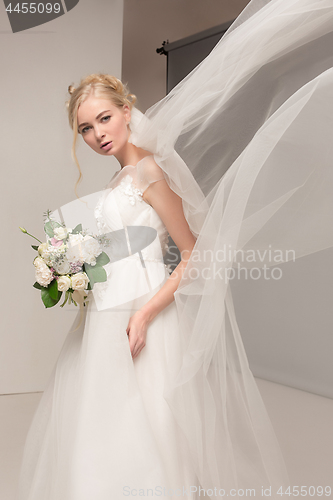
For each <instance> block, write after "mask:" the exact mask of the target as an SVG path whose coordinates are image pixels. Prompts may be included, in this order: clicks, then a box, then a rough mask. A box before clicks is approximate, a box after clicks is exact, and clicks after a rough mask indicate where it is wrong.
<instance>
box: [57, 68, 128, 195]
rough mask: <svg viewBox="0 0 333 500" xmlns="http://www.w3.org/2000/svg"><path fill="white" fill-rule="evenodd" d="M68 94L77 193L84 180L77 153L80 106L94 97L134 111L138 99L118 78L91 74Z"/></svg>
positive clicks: (72, 87) (70, 88)
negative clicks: (76, 175) (77, 175)
mask: <svg viewBox="0 0 333 500" xmlns="http://www.w3.org/2000/svg"><path fill="white" fill-rule="evenodd" d="M68 92H69V94H70V98H69V100H68V101H67V102H66V107H67V111H68V119H69V124H70V127H71V128H72V130H73V145H72V158H73V160H74V161H75V163H76V165H77V167H78V170H79V178H78V180H77V182H76V184H75V192H76V187H77V185H78V183H79V182H80V180H81V178H82V172H81V168H80V165H79V162H78V159H77V156H76V152H75V147H76V140H77V136H78V134H79V131H78V123H77V112H78V109H79V106H80V104H82V103H83V102H84V101H85V100H86V99H88V97H89V96H90V95H93V96H94V97H97V98H99V99H108V100H110V101H112V103H113V104H114V105H115V106H118V107H119V108H122V107H123V106H125V105H127V106H128V107H129V108H130V109H132V107H133V106H134V104H135V102H136V97H135V95H134V94H130V93H129V91H128V89H127V87H126V85H124V84H123V83H122V82H121V81H120V80H118V78H116V77H115V76H111V75H105V74H102V73H99V74H91V75H89V76H87V77H85V78H83V79H82V80H81V82H80V84H79V86H78V87H77V88H75V87H74V86H73V85H69V87H68Z"/></svg>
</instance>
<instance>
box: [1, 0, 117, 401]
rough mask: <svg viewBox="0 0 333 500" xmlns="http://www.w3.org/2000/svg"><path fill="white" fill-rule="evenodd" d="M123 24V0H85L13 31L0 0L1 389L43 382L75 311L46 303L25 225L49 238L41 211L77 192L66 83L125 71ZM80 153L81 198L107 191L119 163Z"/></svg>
mask: <svg viewBox="0 0 333 500" xmlns="http://www.w3.org/2000/svg"><path fill="white" fill-rule="evenodd" d="M122 26H123V0H94V1H93V2H92V1H89V0H80V2H79V3H78V4H77V5H76V7H75V8H73V9H72V10H71V11H69V12H67V13H66V14H65V15H63V16H61V17H59V18H57V19H55V20H53V21H51V22H49V23H46V24H44V25H41V26H37V27H35V28H31V29H29V30H26V31H22V32H19V33H15V34H13V33H12V32H11V28H10V24H9V21H8V18H7V15H6V12H5V6H4V4H3V2H1V4H0V38H1V39H0V44H1V49H0V65H1V118H2V119H1V124H0V137H1V150H0V155H1V177H2V181H1V214H2V232H1V234H2V244H1V263H2V271H1V278H2V287H1V292H2V294H1V295H2V296H1V331H0V344H1V349H0V394H12V393H23V392H31V391H42V390H44V387H45V384H46V381H47V379H48V377H49V375H50V373H51V370H52V368H53V366H54V364H55V361H56V359H57V357H58V354H59V352H60V349H61V347H62V344H63V342H64V339H65V337H66V335H67V333H68V331H69V329H70V326H71V324H72V322H73V320H74V317H75V315H76V314H77V310H73V309H71V310H69V309H66V306H65V307H64V308H61V309H60V308H59V305H58V306H56V307H54V308H53V309H52V308H51V309H48V310H46V309H45V308H44V305H43V304H42V301H41V298H40V292H39V291H38V290H35V289H34V288H32V285H33V283H34V281H35V279H34V266H33V265H32V262H33V258H34V257H35V255H36V252H35V251H34V250H33V249H32V248H31V244H35V243H37V242H36V241H35V240H33V239H32V238H30V237H29V236H27V235H25V234H23V233H22V232H21V231H20V230H19V226H22V227H25V228H26V229H27V230H28V232H29V233H31V234H33V235H34V236H36V237H37V238H39V239H40V240H44V233H43V212H45V210H47V209H51V210H55V209H57V208H58V207H60V206H62V205H64V204H65V203H68V202H70V201H72V200H73V199H75V193H74V185H75V182H76V180H77V177H78V172H77V168H76V166H75V164H74V162H73V161H72V159H71V145H72V131H71V129H70V127H69V123H68V119H67V114H66V107H65V101H66V100H67V99H68V93H67V88H68V85H70V84H75V85H77V84H78V83H79V81H80V79H81V77H84V76H86V75H87V74H89V73H94V72H107V73H110V74H114V75H115V76H117V77H118V78H120V77H121V57H122ZM79 139H81V138H79ZM79 142H80V141H79ZM77 154H78V158H79V161H80V164H81V169H82V172H83V181H82V182H81V183H80V185H79V188H78V193H79V195H80V196H84V195H85V194H88V193H91V192H94V191H99V190H101V189H102V188H103V186H105V185H106V184H107V182H108V181H109V179H110V178H111V177H112V175H113V173H114V172H115V171H116V170H117V169H118V165H117V162H116V161H115V160H113V159H112V160H110V158H108V159H106V158H103V157H99V156H98V155H96V154H95V153H94V152H92V151H89V148H88V146H86V145H85V144H80V145H79V147H78V153H77Z"/></svg>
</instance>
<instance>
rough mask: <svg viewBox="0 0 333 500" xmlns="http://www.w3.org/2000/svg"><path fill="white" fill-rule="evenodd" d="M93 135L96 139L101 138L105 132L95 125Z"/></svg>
mask: <svg viewBox="0 0 333 500" xmlns="http://www.w3.org/2000/svg"><path fill="white" fill-rule="evenodd" d="M95 135H96V137H97V138H98V139H102V138H103V137H105V132H104V131H103V129H102V128H101V127H98V126H97V127H96V128H95Z"/></svg>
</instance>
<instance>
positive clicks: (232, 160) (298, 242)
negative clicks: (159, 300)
mask: <svg viewBox="0 0 333 500" xmlns="http://www.w3.org/2000/svg"><path fill="white" fill-rule="evenodd" d="M332 47H333V1H332V0H288V1H286V0H271V1H264V0H258V1H256V0H252V1H251V2H250V3H249V4H248V6H247V7H246V9H245V10H244V11H243V12H242V14H241V15H240V16H239V17H238V19H236V21H235V22H234V23H233V25H232V26H231V27H230V28H229V30H228V31H227V32H226V33H225V35H224V36H223V37H222V39H221V40H220V42H219V43H218V44H217V45H216V47H215V48H214V49H213V51H212V52H211V53H210V54H209V56H208V57H207V58H206V59H205V60H204V61H203V62H202V63H201V64H200V65H199V66H198V67H196V68H195V69H194V70H193V71H192V72H191V73H190V74H189V75H188V76H187V77H186V78H185V79H184V80H183V81H182V82H180V83H179V84H178V85H177V86H176V87H175V88H174V89H173V90H172V91H171V92H170V93H169V94H168V95H167V96H166V97H165V98H164V99H162V100H161V101H160V102H158V103H157V104H155V105H154V106H152V107H151V108H150V109H148V111H147V112H146V113H145V115H142V114H141V113H140V112H138V111H137V110H135V112H134V113H133V119H132V135H131V141H132V142H133V143H134V144H135V145H137V146H140V147H145V148H146V149H148V150H150V151H152V152H154V153H155V160H156V162H157V163H158V165H159V166H160V167H161V168H162V169H163V170H164V172H165V174H166V179H167V181H168V183H169V185H170V187H171V188H172V189H173V190H174V191H175V192H176V193H177V194H179V196H181V197H182V199H183V207H184V213H185V216H186V219H187V221H188V223H189V225H190V228H191V230H192V232H193V234H194V235H196V236H197V237H198V238H197V242H196V245H195V247H194V249H193V252H192V255H191V258H190V260H189V262H188V264H187V267H186V269H185V272H184V274H183V277H182V279H181V282H180V285H179V287H178V289H177V291H176V293H175V301H176V305H177V310H178V314H179V327H180V335H181V337H182V345H183V352H182V362H181V364H180V366H179V367H178V369H177V370H176V371H175V373H174V374H173V376H172V377H171V378H170V380H169V382H168V387H166V390H165V398H166V400H167V401H168V404H169V406H170V408H171V409H172V411H173V412H174V414H175V416H176V418H177V420H178V422H179V424H180V426H181V427H182V429H183V431H184V433H185V435H186V437H187V440H188V443H189V446H190V448H191V451H192V456H193V461H194V464H195V468H196V472H197V475H198V478H199V481H200V484H201V485H202V487H204V488H206V489H208V488H214V487H217V488H224V489H225V490H227V489H230V488H256V491H257V493H258V492H259V491H261V490H260V488H261V487H262V486H263V487H268V486H272V488H273V490H272V496H273V498H278V495H276V492H277V491H278V488H279V487H280V486H286V485H288V484H289V483H288V481H289V479H288V475H287V472H286V469H285V465H284V461H283V458H282V456H281V454H280V451H279V446H278V444H277V442H276V438H275V434H274V431H273V429H272V427H271V424H270V421H269V418H268V416H267V413H266V410H265V407H264V405H263V403H262V400H261V396H260V393H259V391H258V389H257V386H256V384H255V381H254V378H253V375H252V373H251V371H250V369H249V365H248V361H247V358H246V354H245V351H244V348H243V343H242V340H241V336H240V332H239V329H238V325H237V320H236V315H235V311H234V307H233V300H232V295H231V290H230V279H229V278H228V276H230V273H231V272H232V270H233V269H235V268H236V266H237V265H238V262H239V259H238V258H237V257H238V256H239V255H240V254H241V255H242V256H243V257H244V255H245V256H246V255H251V256H252V258H251V259H246V258H245V259H244V258H243V260H242V262H241V265H242V266H243V267H246V268H250V269H251V268H254V267H255V268H258V267H259V268H263V267H264V266H266V268H268V269H269V268H271V267H273V266H274V265H276V262H275V261H274V259H272V258H271V255H272V253H271V252H267V249H268V248H269V249H270V250H271V251H276V252H279V255H280V256H282V257H281V259H282V260H281V261H282V262H287V261H289V260H290V259H293V260H294V259H296V258H300V257H302V256H304V255H308V254H310V253H314V252H317V251H319V250H323V249H325V248H329V247H331V246H332V245H333V231H332V229H331V224H332V220H333V217H332V216H333V197H332V194H331V193H332V188H333V169H332V157H333V143H332V136H333V68H332V66H333V52H332ZM221 249H227V251H226V252H224V259H221V258H220V254H221V252H220V251H221ZM265 250H266V253H265ZM290 250H292V251H290ZM259 251H260V252H261V256H262V255H265V257H264V258H262V257H261V258H260V259H258V258H255V257H254V258H253V256H255V255H256V252H259ZM206 255H209V259H207V258H205V256H206ZM228 273H229V274H228ZM280 286H281V283H280ZM285 293H286V295H287V296H288V293H290V291H289V290H288V280H286V282H285Z"/></svg>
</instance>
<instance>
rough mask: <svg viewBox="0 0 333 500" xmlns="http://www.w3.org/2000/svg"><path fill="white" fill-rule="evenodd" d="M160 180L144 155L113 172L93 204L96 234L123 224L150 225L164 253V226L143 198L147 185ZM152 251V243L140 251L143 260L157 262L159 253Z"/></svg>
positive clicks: (161, 174)
mask: <svg viewBox="0 0 333 500" xmlns="http://www.w3.org/2000/svg"><path fill="white" fill-rule="evenodd" d="M162 179H164V174H163V171H162V169H161V168H160V167H158V166H157V165H156V163H155V161H154V159H153V157H152V156H149V157H146V158H144V159H143V160H141V161H140V162H139V163H138V164H137V165H136V166H132V165H128V166H126V167H123V168H122V169H121V170H120V171H119V172H116V174H115V175H114V176H113V178H112V179H111V181H110V182H109V184H108V185H107V186H106V188H105V189H104V191H103V194H102V195H101V197H100V199H99V201H98V203H97V205H96V207H95V212H94V214H95V218H96V224H97V228H98V232H99V234H100V235H103V234H106V233H110V232H111V231H117V230H120V229H123V228H125V227H127V226H145V227H151V228H153V229H155V230H156V232H157V236H158V238H159V245H160V250H161V251H162V256H164V255H165V254H166V252H167V249H168V238H169V234H168V231H167V228H166V227H165V225H164V223H163V221H162V220H161V218H160V217H159V215H158V214H157V212H156V211H155V210H154V209H153V207H152V206H151V205H149V204H148V203H147V202H146V201H144V199H143V194H144V191H145V190H146V189H147V187H148V186H149V185H150V184H151V183H152V182H157V181H158V180H162ZM156 253H157V249H156V245H155V246H154V247H152V248H149V247H148V248H144V249H143V250H142V256H143V257H144V259H145V260H147V261H155V262H161V256H160V255H156ZM166 267H167V266H166Z"/></svg>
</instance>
